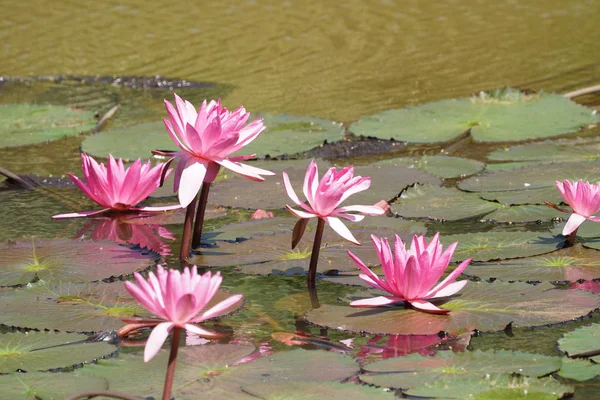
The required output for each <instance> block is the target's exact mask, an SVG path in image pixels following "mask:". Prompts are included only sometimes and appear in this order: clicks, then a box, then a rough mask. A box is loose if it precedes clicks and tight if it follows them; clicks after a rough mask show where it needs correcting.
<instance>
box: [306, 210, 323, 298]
mask: <svg viewBox="0 0 600 400" xmlns="http://www.w3.org/2000/svg"><path fill="white" fill-rule="evenodd" d="M324 230H325V220H324V219H322V218H319V222H318V224H317V231H316V232H315V241H314V242H313V248H312V254H311V255H310V266H309V267H308V280H307V282H306V284H307V285H308V288H309V289H310V288H314V287H315V279H316V277H317V264H318V263H319V250H321V240H322V239H323V231H324Z"/></svg>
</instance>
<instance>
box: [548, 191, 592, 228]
mask: <svg viewBox="0 0 600 400" xmlns="http://www.w3.org/2000/svg"><path fill="white" fill-rule="evenodd" d="M556 187H557V188H558V191H559V192H560V194H561V195H562V197H563V199H565V203H567V204H568V205H569V206H571V208H572V209H573V211H572V214H571V216H570V217H569V219H568V220H567V224H566V225H565V227H564V228H563V232H562V234H563V235H565V236H567V235H570V234H571V233H573V232H575V231H577V228H579V225H581V224H582V223H583V221H585V220H586V219H587V220H590V221H594V222H600V217H595V216H594V214H596V213H597V212H598V211H600V183H596V184H591V183H589V182H584V181H582V180H581V179H580V180H578V181H577V182H570V181H568V180H565V181H564V182H559V181H556ZM547 204H548V205H550V206H554V205H552V204H549V203H547ZM554 208H556V209H557V210H559V211H562V212H567V213H570V212H571V211H570V210H565V209H562V208H559V207H557V206H554Z"/></svg>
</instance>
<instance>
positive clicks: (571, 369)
mask: <svg viewBox="0 0 600 400" xmlns="http://www.w3.org/2000/svg"><path fill="white" fill-rule="evenodd" d="M558 374H559V375H560V376H562V377H563V378H568V379H574V380H576V381H587V380H590V379H593V378H595V377H597V376H600V364H594V363H591V362H590V361H588V360H575V359H571V358H566V357H565V358H563V359H562V367H561V368H560V371H558Z"/></svg>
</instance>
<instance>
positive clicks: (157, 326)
mask: <svg viewBox="0 0 600 400" xmlns="http://www.w3.org/2000/svg"><path fill="white" fill-rule="evenodd" d="M134 276H135V279H136V280H137V282H138V285H139V286H138V285H136V284H135V283H133V282H125V288H126V289H127V291H128V292H129V293H130V294H131V295H132V296H133V297H134V298H135V299H136V300H137V301H138V302H139V303H140V304H141V305H142V306H143V307H144V308H146V309H147V310H148V311H150V312H151V313H152V314H154V315H156V316H157V317H158V318H159V319H153V318H123V321H124V322H127V323H133V324H140V325H141V324H144V325H145V326H154V329H153V330H152V333H151V334H150V337H149V338H148V342H147V343H146V348H145V349H144V361H146V362H148V361H150V360H151V359H152V357H154V356H155V355H156V353H158V351H159V350H160V348H161V346H162V345H163V343H164V342H165V340H166V339H167V337H168V336H169V332H171V330H172V329H173V328H175V327H178V328H183V329H186V330H188V331H190V332H193V333H196V334H198V335H201V336H205V337H216V336H219V335H218V334H217V333H214V332H211V331H207V330H205V329H202V328H200V327H199V326H198V325H195V324H196V323H199V322H202V321H206V320H207V319H210V318H214V317H217V316H219V315H221V314H223V313H224V312H226V311H227V310H228V309H230V308H231V307H232V306H233V305H235V304H236V303H237V302H239V301H241V300H242V298H243V296H242V295H241V294H237V295H233V296H231V297H228V298H227V299H225V300H223V301H221V302H220V303H218V304H217V305H215V306H213V307H212V308H210V309H208V310H206V311H204V312H202V313H201V311H202V310H203V309H204V308H205V307H206V305H207V304H208V303H209V302H210V301H211V299H212V298H213V296H214V295H215V293H217V290H218V289H219V286H220V285H221V281H222V280H223V278H222V277H221V275H220V273H219V272H217V273H216V274H215V275H211V273H210V271H209V272H207V273H205V274H204V275H199V274H198V270H197V268H196V266H194V267H193V268H192V269H191V270H190V269H189V268H187V267H186V268H185V269H184V270H183V273H181V272H179V271H177V270H174V269H170V270H165V269H164V268H163V267H162V266H160V265H159V266H158V267H157V270H156V275H154V274H153V273H152V272H150V273H149V274H148V281H146V280H145V279H144V278H143V277H142V276H141V275H140V274H138V273H135V274H134Z"/></svg>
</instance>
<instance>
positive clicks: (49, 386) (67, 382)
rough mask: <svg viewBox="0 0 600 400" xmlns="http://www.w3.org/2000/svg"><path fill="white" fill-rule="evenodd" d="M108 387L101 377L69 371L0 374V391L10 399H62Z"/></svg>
mask: <svg viewBox="0 0 600 400" xmlns="http://www.w3.org/2000/svg"><path fill="white" fill-rule="evenodd" d="M106 389H108V383H107V382H106V380H104V379H102V378H95V377H92V376H73V374H69V373H48V372H46V373H42V372H32V373H28V374H10V375H3V376H0V393H2V396H3V397H4V398H5V399H11V400H21V399H23V400H63V399H66V398H67V397H68V396H71V395H73V394H75V393H79V392H87V391H101V390H106Z"/></svg>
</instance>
